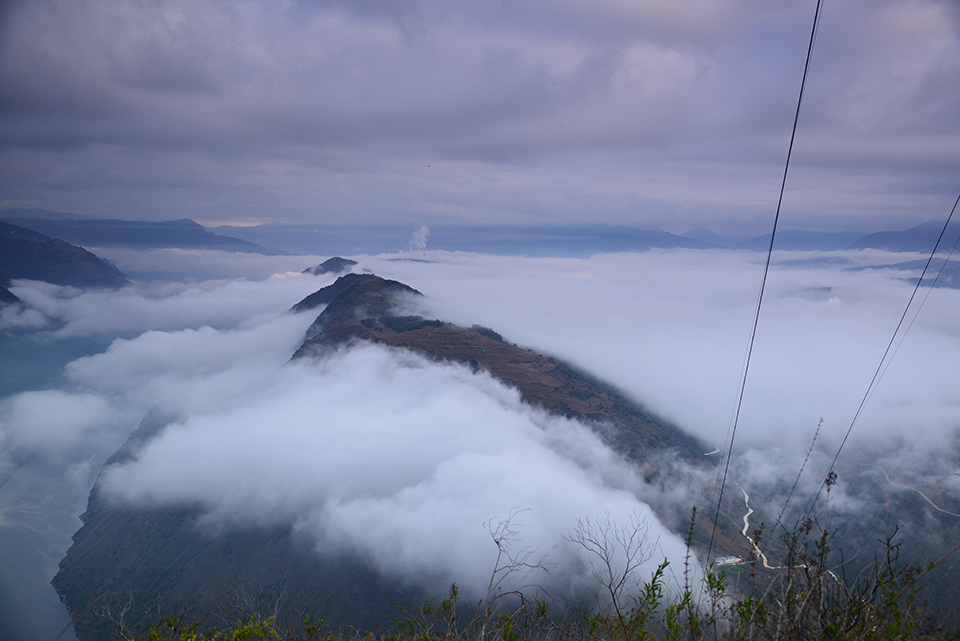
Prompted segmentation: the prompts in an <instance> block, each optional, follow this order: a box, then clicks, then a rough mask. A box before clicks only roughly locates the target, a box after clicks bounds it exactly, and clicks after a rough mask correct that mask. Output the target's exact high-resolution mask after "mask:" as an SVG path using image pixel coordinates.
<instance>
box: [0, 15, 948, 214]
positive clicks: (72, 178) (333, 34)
mask: <svg viewBox="0 0 960 641" xmlns="http://www.w3.org/2000/svg"><path fill="white" fill-rule="evenodd" d="M508 4H509V5H510V6H509V8H507V7H505V5H504V4H503V3H498V2H491V3H484V4H482V5H480V4H477V5H470V6H468V7H454V6H450V5H449V4H448V3H434V2H420V3H395V2H364V3H320V2H312V3H311V2H300V3H286V4H282V5H276V4H273V3H260V2H252V3H246V4H244V5H242V6H239V5H238V6H234V5H210V4H196V3H187V2H180V1H178V0H164V1H163V2H159V3H156V2H134V3H115V2H112V1H111V2H79V3H73V2H71V3H66V2H49V3H22V4H20V5H17V6H16V7H15V8H14V9H12V10H11V12H10V15H9V17H8V19H7V23H8V25H7V31H6V33H7V37H6V38H5V39H4V43H3V45H2V46H0V82H2V83H3V85H4V86H5V87H7V88H8V90H7V91H5V92H4V96H3V98H2V99H0V168H2V171H0V173H2V174H3V175H4V176H7V177H8V178H7V179H6V180H4V181H3V182H2V183H0V187H2V191H3V197H4V200H5V202H8V203H11V204H14V203H23V204H31V203H33V204H42V205H45V206H49V207H51V208H60V209H73V210H78V211H81V212H84V213H100V214H103V213H110V214H114V215H124V216H128V217H138V216H144V217H153V218H157V217H161V218H162V217H167V218H170V217H177V216H181V215H191V216H194V217H198V218H201V219H211V220H243V219H247V220H270V219H281V220H322V221H325V222H332V221H341V220H343V219H344V218H350V219H352V220H355V221H363V222H367V223H370V224H376V223H378V222H382V221H385V220H392V221H394V222H397V219H400V221H403V222H409V223H416V222H417V221H418V220H420V219H423V220H425V221H426V222H428V223H433V222H435V221H444V222H447V223H449V222H458V221H464V222H477V221H478V220H479V221H484V220H490V219H491V218H492V217H496V216H501V217H506V218H507V219H510V220H517V219H521V220H524V221H526V222H533V221H543V220H563V221H570V220H583V217H584V216H587V215H589V216H590V217H591V220H594V221H596V220H603V221H606V222H618V223H622V222H633V223H637V224H641V225H647V226H650V225H660V226H664V227H668V228H673V229H677V230H679V231H683V229H684V228H686V227H690V226H698V225H702V224H705V223H710V222H712V223H714V224H717V225H721V224H722V225H728V226H730V225H735V224H739V225H742V226H745V227H749V228H751V229H752V230H754V231H756V226H755V222H754V221H753V220H752V217H753V216H756V215H759V213H758V212H760V211H762V212H763V213H764V214H765V215H769V210H770V206H771V203H772V202H774V200H775V195H776V194H775V190H776V186H777V184H778V180H777V176H778V174H779V167H780V166H781V164H782V162H783V159H784V156H785V152H786V143H787V138H788V134H789V126H790V123H791V121H792V113H793V108H794V103H793V101H794V100H795V97H796V94H797V91H798V88H799V79H800V75H801V72H802V65H803V54H804V52H805V50H806V47H805V40H806V37H807V35H808V33H809V27H808V26H807V25H808V24H809V23H810V22H811V21H812V16H808V15H807V13H808V12H809V7H806V6H800V5H799V4H797V3H786V4H781V5H778V6H777V7H770V6H768V5H766V4H764V3H757V2H753V1H752V0H744V1H742V2H735V1H732V0H731V1H730V2H695V1H691V2H684V3H663V2H652V1H651V2H642V3H620V2H613V1H611V2H603V3H591V4H590V5H589V6H588V5H582V4H578V3H569V2H561V3H555V2H550V3H545V2H513V3H508ZM958 27H960V20H958V17H957V9H956V7H955V5H954V4H952V3H950V2H947V1H936V0H925V1H923V2H917V3H912V4H910V5H902V4H901V3H894V2H883V3H880V4H879V5H878V4H877V3H863V2H858V3H855V4H852V5H844V6H843V7H828V8H827V9H826V12H825V15H824V19H823V26H822V28H821V32H820V35H819V37H818V41H817V46H818V48H817V51H816V55H815V58H814V67H813V69H812V71H811V79H810V85H809V86H808V92H809V93H808V96H807V99H806V104H805V111H804V114H803V119H802V121H801V131H800V139H799V143H798V147H797V155H796V156H795V169H796V172H797V175H796V180H797V181H798V183H797V184H798V185H801V186H802V185H804V184H805V183H809V184H811V185H812V186H813V185H815V186H816V189H815V190H812V191H813V192H814V196H808V195H807V193H806V191H805V190H804V189H802V188H801V189H799V190H798V191H796V192H795V193H794V194H793V195H792V197H791V198H792V199H791V201H789V202H790V206H791V207H793V208H794V210H795V216H796V218H795V220H797V221H798V224H801V223H802V224H805V225H808V226H813V227H817V226H819V225H822V224H824V223H823V222H822V218H815V217H813V216H814V214H818V215H819V216H820V217H822V216H823V214H826V213H828V211H827V210H826V209H825V207H829V206H830V203H836V205H835V209H834V210H833V211H831V212H829V213H832V214H837V213H840V214H842V215H843V216H844V220H846V221H848V224H849V225H851V226H856V227H860V228H864V227H866V226H871V225H875V224H877V221H876V218H875V217H876V216H877V215H882V216H883V217H884V221H893V220H900V221H903V220H907V219H909V218H910V217H911V216H914V215H918V214H915V213H913V212H915V211H916V207H917V205H918V202H917V200H916V198H917V197H916V193H917V192H918V191H920V190H919V189H918V187H917V186H918V185H922V186H923V188H922V191H921V193H924V194H929V195H940V194H943V193H945V192H951V191H952V190H954V189H955V185H953V184H952V182H951V179H952V177H953V176H955V175H956V170H957V166H958V162H960V159H958V156H957V153H956V149H958V148H960V145H957V144H956V139H957V137H958V135H960V132H958V130H957V127H956V122H955V118H954V114H955V113H956V112H957V110H958V107H960V105H958V104H957V100H958V98H957V97H956V95H955V92H952V91H950V90H949V89H950V88H951V87H953V86H956V84H957V81H958V76H960V59H958V57H957V54H956V51H957V46H956V45H957V41H958V33H960V28H958ZM428 165H429V167H428ZM838 172H839V173H838ZM891 177H893V178H894V179H895V180H900V181H902V182H903V185H902V186H899V187H898V189H897V191H896V194H894V198H893V200H889V196H890V194H885V195H884V197H885V198H888V204H887V207H888V211H886V212H882V213H880V214H878V213H877V212H876V205H877V204H878V203H880V202H882V201H883V199H882V198H880V197H876V196H874V197H871V196H870V194H871V192H882V191H889V190H890V186H891V182H890V180H891ZM817 196H819V197H817ZM900 200H902V201H903V202H900ZM848 201H849V202H848ZM938 202H939V201H937V200H935V199H931V200H930V201H929V202H927V201H920V203H919V204H920V205H921V206H929V207H931V208H935V207H936V204H937V203H938ZM825 203H826V204H825ZM836 209H839V212H837V211H836ZM424 214H426V216H424ZM940 214H941V212H940V211H939V210H935V211H928V212H927V213H925V214H923V218H924V219H926V218H930V217H935V216H937V215H940ZM870 216H874V218H870ZM493 222H499V221H497V220H494V221H493ZM888 224H889V223H888Z"/></svg>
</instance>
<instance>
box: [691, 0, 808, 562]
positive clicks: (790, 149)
mask: <svg viewBox="0 0 960 641" xmlns="http://www.w3.org/2000/svg"><path fill="white" fill-rule="evenodd" d="M822 6H823V0H817V8H816V11H815V12H814V15H813V28H812V29H811V31H810V44H809V45H808V47H807V60H806V62H805V63H804V66H803V79H802V80H801V81H800V96H799V97H798V98H797V111H796V114H795V115H794V117H793V131H792V132H791V134H790V146H789V147H788V149H787V161H786V163H785V164H784V167H783V179H782V180H781V182H780V198H779V200H778V201H777V213H776V215H775V216H774V217H773V231H772V232H771V233H770V247H769V249H767V261H766V264H765V265H764V267H763V278H762V280H761V281H760V295H759V296H758V297H757V309H756V311H755V312H754V314H753V329H752V330H751V331H750V343H749V347H748V348H747V359H746V363H745V364H744V366H743V375H742V376H741V378H740V387H739V390H738V392H737V410H736V413H735V414H734V418H733V428H732V429H731V432H730V447H729V448H728V449H727V460H726V462H725V463H724V467H723V480H722V481H721V483H720V492H719V496H718V497H717V511H716V514H715V515H714V518H713V528H712V529H711V531H710V545H709V547H708V548H707V558H709V557H710V555H711V554H712V553H713V542H714V538H715V537H716V534H717V522H718V521H719V520H720V504H721V503H722V502H723V491H724V488H725V487H726V484H727V474H728V473H729V471H730V459H731V458H732V456H733V442H734V440H735V439H736V437H737V425H738V424H739V422H740V409H741V407H742V406H743V392H744V389H745V388H746V385H747V374H748V373H749V371H750V359H751V357H752V356H753V344H754V342H755V341H756V338H757V325H758V324H759V322H760V307H761V306H762V305H763V292H764V290H765V289H766V286H767V275H768V274H769V273H770V260H771V257H772V256H773V243H774V239H775V238H776V236H777V223H778V222H779V221H780V209H781V207H782V205H783V193H784V191H785V190H786V186H787V172H788V171H789V170H790V157H791V156H792V155H793V143H794V141H795V140H796V137H797V123H798V122H799V121H800V106H801V105H802V104H803V90H804V88H805V87H806V84H807V73H808V72H809V70H810V59H811V58H812V57H813V45H814V43H815V42H816V39H817V28H818V27H819V26H820V9H821V7H822Z"/></svg>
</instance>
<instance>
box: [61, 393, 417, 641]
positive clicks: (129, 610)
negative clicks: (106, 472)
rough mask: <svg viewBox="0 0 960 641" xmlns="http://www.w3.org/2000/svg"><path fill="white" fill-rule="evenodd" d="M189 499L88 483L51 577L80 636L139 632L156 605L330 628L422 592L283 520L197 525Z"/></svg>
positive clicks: (368, 624)
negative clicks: (133, 501) (114, 495)
mask: <svg viewBox="0 0 960 641" xmlns="http://www.w3.org/2000/svg"><path fill="white" fill-rule="evenodd" d="M167 424H168V419H167V418H165V417H163V416H161V415H159V414H157V413H155V412H151V413H150V414H148V415H147V416H146V417H145V418H144V420H143V421H142V422H141V423H140V426H139V427H138V428H137V429H136V430H135V431H134V432H133V433H132V434H131V435H130V438H129V439H127V442H126V443H125V444H124V445H123V446H122V447H121V448H120V449H119V450H117V452H116V453H115V454H114V455H113V456H111V457H110V458H109V459H108V460H107V462H106V464H105V466H104V467H106V466H108V465H112V464H118V463H122V462H124V461H126V460H129V459H131V458H133V457H135V456H136V454H137V452H138V451H139V449H140V448H141V447H142V446H143V445H144V444H145V443H147V442H148V441H149V440H150V439H151V438H153V437H154V436H156V435H157V434H158V433H159V432H160V431H161V430H162V429H163V428H164V427H166V425H167ZM198 516H200V510H199V508H195V507H193V506H182V507H177V508H157V509H145V508H138V507H136V506H128V505H112V504H109V503H108V502H107V501H105V500H104V499H103V498H102V497H101V496H100V493H99V490H98V487H96V486H94V489H93V491H92V492H91V493H90V499H89V501H88V503H87V509H86V512H84V514H83V515H82V516H81V517H80V518H81V520H82V521H83V523H84V524H83V527H81V528H80V530H79V531H78V532H77V533H76V534H75V535H74V537H73V540H74V543H73V545H72V546H71V547H70V549H69V550H68V552H67V555H66V556H65V557H64V558H63V560H62V561H61V562H60V571H59V572H58V573H57V575H56V576H55V577H54V579H53V581H52V583H53V585H54V587H55V588H56V590H57V592H58V593H59V594H60V595H61V598H62V599H63V601H64V603H65V604H66V606H67V609H68V611H69V612H70V615H71V617H72V618H73V621H74V627H75V629H76V631H77V634H78V636H79V638H80V639H82V640H83V641H107V640H108V639H109V640H112V639H116V638H117V636H116V623H117V622H118V621H120V620H121V618H122V620H123V624H124V626H125V627H127V628H128V629H130V630H138V631H144V630H146V627H147V625H148V623H149V622H150V620H151V619H153V620H156V618H157V614H158V612H159V613H161V614H164V615H165V614H172V613H183V614H185V615H186V617H187V619H192V618H202V619H203V620H204V621H206V622H207V623H208V624H216V625H225V626H230V625H232V624H234V623H235V622H236V621H237V620H238V619H246V618H248V617H249V616H250V615H251V614H252V613H254V612H257V613H259V614H261V615H263V616H276V617H277V622H278V625H279V626H281V627H282V626H287V625H291V626H295V625H298V624H302V623H303V620H304V617H305V616H306V615H312V616H314V617H315V618H316V619H319V617H320V616H323V618H324V621H325V622H326V623H327V624H328V625H329V626H330V628H332V629H338V628H340V627H349V626H357V627H359V628H360V629H372V628H374V627H376V626H378V625H379V626H386V625H389V624H390V623H391V622H392V620H393V618H394V617H395V616H396V612H397V611H396V608H395V607H394V606H393V605H391V601H390V599H391V598H395V599H402V600H404V601H406V602H408V603H410V602H414V601H416V600H419V599H422V598H424V595H422V594H413V593H411V592H410V591H409V590H406V589H404V588H403V587H402V586H400V585H396V584H393V585H388V584H386V583H384V582H383V581H382V580H381V579H380V578H379V577H378V576H377V575H376V574H374V573H373V572H372V571H371V570H369V569H368V567H367V565H366V564H365V563H364V562H363V561H362V560H361V559H359V558H351V557H349V556H343V557H340V558H321V557H319V556H318V555H317V554H316V551H315V550H313V549H311V548H310V547H309V546H308V545H307V544H305V543H304V542H302V541H300V540H298V539H297V537H296V536H295V535H294V534H293V533H292V532H291V530H290V528H289V527H272V528H260V529H246V530H229V531H226V532H222V533H219V534H217V535H211V534H210V533H209V532H206V533H205V532H203V531H201V529H200V528H199V527H198V526H197V524H196V523H197V517H198Z"/></svg>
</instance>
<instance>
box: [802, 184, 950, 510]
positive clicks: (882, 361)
mask: <svg viewBox="0 0 960 641" xmlns="http://www.w3.org/2000/svg"><path fill="white" fill-rule="evenodd" d="M957 205H960V196H957V200H956V202H954V203H953V209H951V210H950V215H949V216H947V222H945V223H944V224H943V229H941V230H940V235H939V236H938V237H937V242H936V244H934V246H933V251H931V252H930V257H929V258H927V263H926V265H924V267H923V272H921V273H920V278H919V280H917V284H916V286H915V287H914V288H913V293H911V294H910V298H909V300H907V305H906V307H904V309H903V314H901V315H900V321H899V322H898V323H897V327H896V329H894V330H893V336H891V337H890V342H889V343H887V348H886V349H885V350H884V352H883V357H882V358H881V359H880V363H879V364H878V365H877V369H876V371H875V372H874V373H873V378H872V379H871V380H870V384H869V385H868V386H867V391H866V393H864V395H863V399H862V400H861V401H860V406H859V407H858V408H857V412H856V414H854V415H853V420H852V421H850V427H848V428H847V433H846V434H845V435H844V436H843V440H842V441H840V447H838V448H837V454H836V455H835V456H834V457H833V461H832V462H831V463H830V468H829V469H828V470H827V473H826V474H825V475H824V478H823V480H822V481H820V487H819V488H817V493H816V494H815V495H814V496H813V499H811V501H810V504H809V506H808V507H807V510H806V512H805V513H804V518H809V517H810V514H811V513H812V512H813V508H814V506H816V504H817V500H818V499H819V498H820V495H821V494H822V493H823V488H824V486H825V485H826V482H827V481H826V479H827V477H828V476H829V475H830V473H831V472H833V468H834V466H835V465H836V464H837V460H838V459H839V458H840V452H841V451H843V446H844V445H846V443H847V439H849V438H850V433H851V432H853V426H854V425H856V424H857V421H858V420H859V419H860V414H861V413H863V408H864V407H865V406H866V404H867V401H868V400H869V398H870V397H871V395H872V394H873V392H874V390H875V389H876V386H877V384H878V383H879V382H880V379H881V378H882V376H883V372H884V371H885V370H886V367H885V365H889V359H891V358H893V356H892V354H891V349H892V348H893V344H894V342H896V340H897V335H898V334H899V333H900V328H901V327H903V321H904V319H906V317H907V313H908V312H909V311H910V306H911V305H912V304H913V299H914V298H915V297H916V295H917V292H918V291H919V290H920V284H921V283H923V277H924V276H926V274H927V270H928V269H929V268H930V263H931V262H933V257H934V256H935V255H936V253H937V249H938V248H939V247H940V243H941V241H942V240H943V236H944V234H946V232H947V227H949V225H950V221H951V220H952V219H953V214H954V213H955V212H956V211H957ZM958 242H960V239H958ZM954 248H956V245H954ZM950 253H951V254H952V253H953V251H952V250H951V252H950ZM948 259H949V257H948ZM945 265H946V263H944V266H945ZM942 272H943V266H941V268H940V273H942ZM940 273H938V274H937V279H939V278H940ZM934 283H936V280H935V281H934ZM928 294H929V292H928ZM924 301H926V297H924V299H923V301H921V302H920V306H921V307H922V306H923V302H924ZM917 313H918V314H919V313H920V308H919V307H918V308H917ZM914 318H916V317H914ZM910 325H911V326H912V325H913V322H912V321H911V323H910ZM907 330H909V327H908V328H907ZM905 335H906V331H904V336H905ZM901 340H902V339H901ZM894 351H895V350H894Z"/></svg>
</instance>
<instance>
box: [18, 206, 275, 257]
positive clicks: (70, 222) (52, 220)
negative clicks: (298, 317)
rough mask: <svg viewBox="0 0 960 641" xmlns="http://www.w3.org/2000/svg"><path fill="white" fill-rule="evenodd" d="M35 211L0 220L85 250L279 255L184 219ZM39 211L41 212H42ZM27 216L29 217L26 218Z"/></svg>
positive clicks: (24, 210)
mask: <svg viewBox="0 0 960 641" xmlns="http://www.w3.org/2000/svg"><path fill="white" fill-rule="evenodd" d="M35 211H36V210H29V209H7V210H3V211H0V220H3V221H6V222H8V223H12V224H14V225H19V226H21V227H25V228H27V229H31V230H33V231H36V232H39V233H41V234H46V235H47V236H50V237H52V238H59V239H60V240H64V241H66V242H68V243H73V244H76V245H83V246H87V247H130V248H135V249H161V248H179V249H218V250H221V251H229V252H244V253H254V254H268V255H275V254H282V253H285V252H282V251H279V250H275V249H268V248H266V247H262V246H260V245H257V244H256V243H252V242H249V241H246V240H241V239H240V238H231V237H230V236H222V235H220V234H215V233H213V232H210V231H207V230H206V229H204V228H203V226H202V225H200V224H198V223H196V222H194V221H192V220H190V219H189V218H183V219H180V220H168V221H163V222H150V221H142V220H116V219H97V218H76V217H70V214H64V213H62V212H46V211H44V214H48V215H49V216H50V217H38V216H36V215H35ZM41 211H42V210H41ZM25 214H30V215H25Z"/></svg>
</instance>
